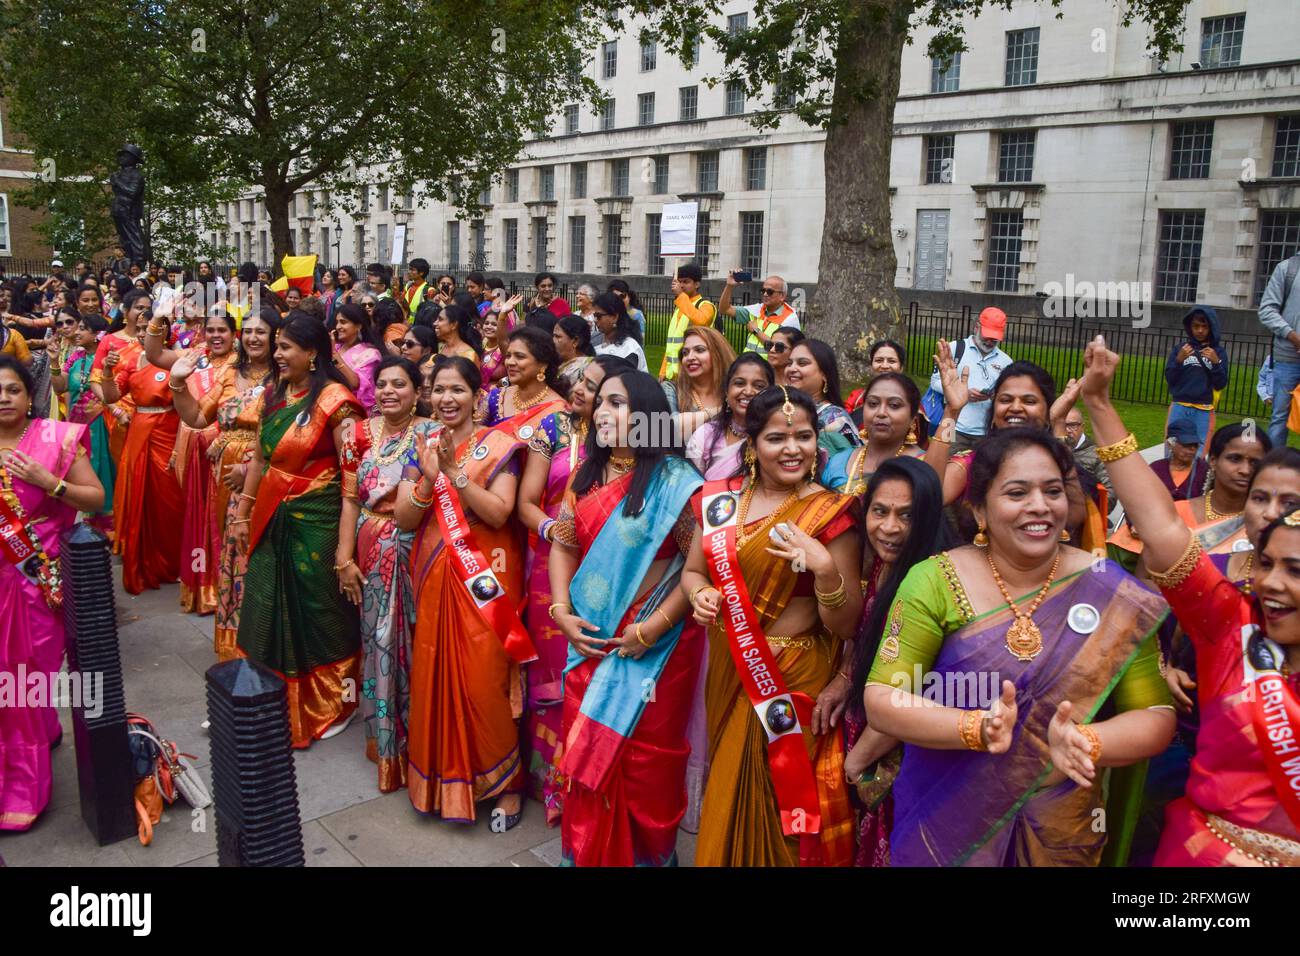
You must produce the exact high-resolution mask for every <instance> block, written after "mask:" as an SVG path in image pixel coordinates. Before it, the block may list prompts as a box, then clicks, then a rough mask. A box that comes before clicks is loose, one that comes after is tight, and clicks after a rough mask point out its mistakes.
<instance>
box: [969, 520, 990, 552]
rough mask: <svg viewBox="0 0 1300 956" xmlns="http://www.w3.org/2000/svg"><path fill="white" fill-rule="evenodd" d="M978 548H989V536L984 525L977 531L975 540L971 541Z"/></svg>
mask: <svg viewBox="0 0 1300 956" xmlns="http://www.w3.org/2000/svg"><path fill="white" fill-rule="evenodd" d="M971 543H972V544H973V545H975V547H977V548H987V547H988V546H989V536H988V535H986V534H985V533H984V525H983V524H981V525H980V529H979V530H978V531H976V532H975V540H974V541H972V542H971Z"/></svg>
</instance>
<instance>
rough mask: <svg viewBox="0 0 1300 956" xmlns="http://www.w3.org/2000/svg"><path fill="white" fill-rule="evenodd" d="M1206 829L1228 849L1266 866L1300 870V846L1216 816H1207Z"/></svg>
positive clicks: (1291, 841)
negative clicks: (1297, 868)
mask: <svg viewBox="0 0 1300 956" xmlns="http://www.w3.org/2000/svg"><path fill="white" fill-rule="evenodd" d="M1205 826H1206V828H1207V829H1208V830H1209V831H1210V832H1211V833H1213V834H1214V835H1215V836H1216V837H1218V838H1219V839H1220V840H1222V841H1223V842H1224V843H1226V844H1228V846H1230V847H1232V848H1233V849H1234V850H1237V851H1238V852H1240V853H1244V854H1245V855H1246V856H1248V857H1250V859H1252V860H1255V861H1257V862H1259V863H1263V864H1264V865H1265V866H1296V867H1300V842H1296V841H1295V840H1290V839H1287V838H1286V837H1284V836H1278V835H1277V834H1276V833H1267V832H1265V831H1264V830H1252V829H1250V828H1249V827H1243V826H1239V825H1238V824H1236V823H1232V822H1230V821H1228V820H1225V819H1223V818H1222V817H1219V816H1215V815H1214V814H1213V813H1206V814H1205Z"/></svg>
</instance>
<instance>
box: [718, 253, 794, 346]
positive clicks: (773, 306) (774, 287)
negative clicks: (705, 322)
mask: <svg viewBox="0 0 1300 956" xmlns="http://www.w3.org/2000/svg"><path fill="white" fill-rule="evenodd" d="M736 284H737V283H736V271H735V270H733V271H731V272H728V273H727V283H726V285H724V286H723V287H722V295H720V296H718V311H719V312H720V313H722V314H723V315H725V316H726V317H727V318H729V319H733V320H735V321H736V322H740V323H742V324H744V325H747V326H749V338H747V339H746V340H745V349H744V350H745V351H746V352H761V351H762V350H763V349H764V347H765V346H766V345H767V344H768V343H769V342H771V341H772V335H773V334H774V333H775V332H776V330H777V329H780V328H787V327H788V328H794V329H799V328H800V323H799V313H798V312H796V311H795V310H794V309H793V308H791V306H790V303H788V302H786V301H785V280H784V279H782V278H781V277H780V276H776V275H773V276H768V277H767V278H766V279H764V280H763V287H762V291H761V294H762V304H761V305H760V306H759V307H758V308H757V309H751V308H749V307H747V306H743V305H732V304H731V290H732V289H733V288H734V287H735V286H736Z"/></svg>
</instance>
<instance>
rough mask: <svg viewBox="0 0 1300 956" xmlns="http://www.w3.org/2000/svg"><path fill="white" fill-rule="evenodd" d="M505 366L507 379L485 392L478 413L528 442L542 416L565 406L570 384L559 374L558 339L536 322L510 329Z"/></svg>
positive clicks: (484, 421)
mask: <svg viewBox="0 0 1300 956" xmlns="http://www.w3.org/2000/svg"><path fill="white" fill-rule="evenodd" d="M505 366H506V381H505V382H504V383H503V384H501V385H498V386H497V387H496V388H492V389H488V390H487V391H486V392H483V393H482V395H481V397H480V399H479V405H478V410H477V412H476V413H475V414H476V415H477V417H478V419H479V420H480V421H481V422H482V423H483V424H484V425H496V426H500V427H502V428H504V429H506V430H508V431H510V432H512V433H513V434H515V435H516V436H518V438H519V440H520V441H525V442H526V441H528V439H530V438H532V437H533V433H534V432H535V431H536V430H537V426H538V424H539V423H540V422H541V420H542V419H543V418H545V417H546V416H547V415H549V414H551V412H558V411H561V410H563V408H564V399H565V396H567V395H568V393H569V392H568V385H567V383H565V382H564V380H563V379H561V378H560V374H559V367H560V357H559V355H558V353H556V351H555V343H554V342H553V341H552V340H551V337H550V336H549V335H547V334H546V333H545V332H543V331H542V330H541V329H539V328H535V327H533V326H527V325H526V326H524V327H523V328H520V329H515V330H514V331H513V332H511V333H510V336H509V338H507V339H506V344H505Z"/></svg>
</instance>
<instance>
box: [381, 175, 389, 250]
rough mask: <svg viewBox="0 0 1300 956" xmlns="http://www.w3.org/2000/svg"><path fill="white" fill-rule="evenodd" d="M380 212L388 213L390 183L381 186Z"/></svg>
mask: <svg viewBox="0 0 1300 956" xmlns="http://www.w3.org/2000/svg"><path fill="white" fill-rule="evenodd" d="M379 211H380V212H388V183H380V184H379ZM381 253H382V250H381Z"/></svg>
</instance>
